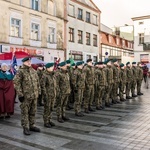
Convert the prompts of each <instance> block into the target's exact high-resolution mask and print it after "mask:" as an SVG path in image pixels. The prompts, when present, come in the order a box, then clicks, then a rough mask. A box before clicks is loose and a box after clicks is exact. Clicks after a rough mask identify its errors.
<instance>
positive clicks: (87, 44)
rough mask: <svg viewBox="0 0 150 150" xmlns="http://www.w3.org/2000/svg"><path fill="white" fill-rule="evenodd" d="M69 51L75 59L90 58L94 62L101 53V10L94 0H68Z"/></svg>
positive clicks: (68, 55)
mask: <svg viewBox="0 0 150 150" xmlns="http://www.w3.org/2000/svg"><path fill="white" fill-rule="evenodd" d="M67 9H68V11H67V12H68V16H67V20H68V23H67V30H66V32H67V53H66V57H67V58H70V57H72V58H73V59H74V60H75V61H80V60H84V61H86V60H87V59H88V58H91V59H93V61H94V62H96V61H98V60H99V54H100V44H99V41H100V38H99V37H100V36H99V32H100V14H101V12H100V10H99V9H98V8H97V7H96V5H95V4H94V3H93V2H92V0H84V1H81V0H68V2H67Z"/></svg>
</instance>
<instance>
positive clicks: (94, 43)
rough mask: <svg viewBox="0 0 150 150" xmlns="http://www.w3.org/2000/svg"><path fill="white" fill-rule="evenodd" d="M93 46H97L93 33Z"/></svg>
mask: <svg viewBox="0 0 150 150" xmlns="http://www.w3.org/2000/svg"><path fill="white" fill-rule="evenodd" d="M93 46H97V35H96V34H93Z"/></svg>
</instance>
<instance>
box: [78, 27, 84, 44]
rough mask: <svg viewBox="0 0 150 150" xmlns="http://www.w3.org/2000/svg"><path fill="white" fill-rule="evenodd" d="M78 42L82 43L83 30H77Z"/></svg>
mask: <svg viewBox="0 0 150 150" xmlns="http://www.w3.org/2000/svg"><path fill="white" fill-rule="evenodd" d="M78 43H79V44H83V31H81V30H78Z"/></svg>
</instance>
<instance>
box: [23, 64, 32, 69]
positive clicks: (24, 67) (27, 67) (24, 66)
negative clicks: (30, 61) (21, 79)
mask: <svg viewBox="0 0 150 150" xmlns="http://www.w3.org/2000/svg"><path fill="white" fill-rule="evenodd" d="M22 67H23V69H30V68H31V67H29V66H26V65H23V66H22Z"/></svg>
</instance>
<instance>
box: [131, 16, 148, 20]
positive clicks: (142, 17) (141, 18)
mask: <svg viewBox="0 0 150 150" xmlns="http://www.w3.org/2000/svg"><path fill="white" fill-rule="evenodd" d="M131 19H132V20H133V21H135V20H143V19H150V15H147V16H139V17H134V18H131Z"/></svg>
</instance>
